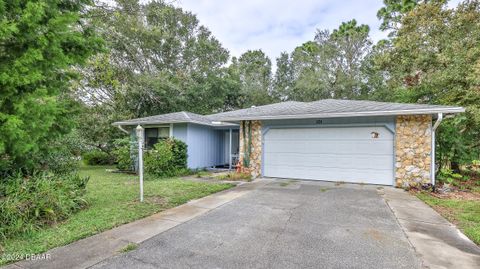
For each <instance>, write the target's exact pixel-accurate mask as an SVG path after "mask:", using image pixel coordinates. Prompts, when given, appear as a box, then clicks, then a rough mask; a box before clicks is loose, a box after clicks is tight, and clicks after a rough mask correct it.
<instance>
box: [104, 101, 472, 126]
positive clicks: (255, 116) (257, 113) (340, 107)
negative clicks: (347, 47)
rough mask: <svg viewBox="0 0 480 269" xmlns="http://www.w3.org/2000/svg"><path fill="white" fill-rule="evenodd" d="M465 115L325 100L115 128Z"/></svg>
mask: <svg viewBox="0 0 480 269" xmlns="http://www.w3.org/2000/svg"><path fill="white" fill-rule="evenodd" d="M464 111H465V109H464V108H463V107H454V106H440V105H425V104H403V103H386V102H374V101H354V100H338V99H323V100H318V101H314V102H296V101H288V102H282V103H276V104H270V105H265V106H258V107H251V108H245V109H240V110H234V111H229V112H223V113H218V114H212V115H199V114H195V113H190V112H183V111H182V112H175V113H169V114H162V115H157V116H151V117H145V118H138V119H132V120H125V121H119V122H115V123H113V124H114V125H137V124H167V123H181V122H190V123H197V124H202V125H209V126H231V125H232V124H229V123H228V122H235V121H240V120H262V119H263V120H265V119H299V118H333V117H359V116H384V115H415V114H436V113H460V112H464ZM220 122H221V123H220Z"/></svg>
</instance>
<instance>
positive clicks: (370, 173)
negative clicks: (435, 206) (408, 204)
mask: <svg viewBox="0 0 480 269" xmlns="http://www.w3.org/2000/svg"><path fill="white" fill-rule="evenodd" d="M265 173H266V174H268V175H269V176H270V177H278V178H294V179H310V180H325V181H343V182H354V183H371V184H382V185H392V184H393V180H392V179H391V178H392V171H391V170H355V169H341V170H339V169H322V170H321V171H318V170H313V169H310V168H307V167H296V168H295V169H291V168H290V167H284V166H280V167H274V166H270V167H269V168H266V170H265Z"/></svg>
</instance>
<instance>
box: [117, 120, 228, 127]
mask: <svg viewBox="0 0 480 269" xmlns="http://www.w3.org/2000/svg"><path fill="white" fill-rule="evenodd" d="M171 123H194V124H199V125H205V126H211V127H227V126H236V124H234V123H228V124H213V123H212V124H208V123H205V122H200V121H168V122H165V121H164V122H127V121H117V122H114V123H112V125H113V126H136V125H155V124H171Z"/></svg>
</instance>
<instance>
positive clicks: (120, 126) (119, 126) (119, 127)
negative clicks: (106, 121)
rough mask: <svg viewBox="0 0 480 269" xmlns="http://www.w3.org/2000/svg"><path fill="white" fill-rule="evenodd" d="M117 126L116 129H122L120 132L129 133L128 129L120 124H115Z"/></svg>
mask: <svg viewBox="0 0 480 269" xmlns="http://www.w3.org/2000/svg"><path fill="white" fill-rule="evenodd" d="M117 127H118V129H120V131H122V132H124V133H126V134H130V132H129V131H127V130H125V129H123V127H122V125H117Z"/></svg>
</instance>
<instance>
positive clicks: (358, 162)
mask: <svg viewBox="0 0 480 269" xmlns="http://www.w3.org/2000/svg"><path fill="white" fill-rule="evenodd" d="M268 160H269V163H268V164H269V165H275V166H287V167H289V166H291V164H292V163H295V164H296V166H307V167H332V168H356V169H363V168H365V167H367V169H371V168H370V164H371V163H375V164H376V165H377V166H378V167H393V158H392V156H391V155H387V154H384V155H348V154H345V155H336V154H315V153H313V154H302V153H289V154H285V155H284V156H280V155H279V154H273V155H271V156H270V157H269V158H268ZM390 170H391V169H390Z"/></svg>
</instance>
